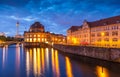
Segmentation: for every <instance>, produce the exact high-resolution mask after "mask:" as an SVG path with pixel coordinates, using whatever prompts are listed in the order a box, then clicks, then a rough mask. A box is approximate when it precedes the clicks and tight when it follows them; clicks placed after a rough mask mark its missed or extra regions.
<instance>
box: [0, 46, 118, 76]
mask: <svg viewBox="0 0 120 77" xmlns="http://www.w3.org/2000/svg"><path fill="white" fill-rule="evenodd" d="M1 49H2V50H1ZM0 57H1V58H0V63H1V64H0V67H2V69H0V77H9V76H10V77H84V76H87V77H114V76H113V75H111V74H114V73H113V72H110V71H109V70H108V69H107V68H105V67H102V66H100V65H97V66H94V67H91V66H90V65H89V64H83V63H82V62H81V61H80V60H74V59H72V58H70V57H68V56H66V55H65V54H61V53H59V51H58V50H56V49H54V48H24V50H23V48H22V46H20V45H18V44H17V45H13V46H10V47H8V46H5V47H3V48H0ZM87 74H88V75H89V76H88V75H87ZM117 76H118V75H117ZM117 76H116V77H117ZM118 77H119V76H118Z"/></svg>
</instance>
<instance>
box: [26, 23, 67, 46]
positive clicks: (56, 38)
mask: <svg viewBox="0 0 120 77" xmlns="http://www.w3.org/2000/svg"><path fill="white" fill-rule="evenodd" d="M24 41H25V45H40V44H43V43H46V44H64V43H65V42H66V37H65V36H64V35H61V34H54V33H50V32H45V29H44V26H43V25H42V24H41V23H40V22H35V23H34V24H32V25H31V27H30V29H29V31H25V32H24Z"/></svg>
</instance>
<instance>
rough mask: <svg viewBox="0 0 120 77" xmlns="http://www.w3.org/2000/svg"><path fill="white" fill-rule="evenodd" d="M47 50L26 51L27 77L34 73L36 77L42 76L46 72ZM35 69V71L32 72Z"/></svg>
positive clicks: (34, 49) (29, 49) (31, 49)
mask: <svg viewBox="0 0 120 77" xmlns="http://www.w3.org/2000/svg"><path fill="white" fill-rule="evenodd" d="M44 55H45V49H43V48H27V49H26V71H27V76H28V77H29V76H30V73H31V72H33V74H34V76H35V77H39V76H41V73H44V70H45V56H44ZM32 69H33V70H32Z"/></svg>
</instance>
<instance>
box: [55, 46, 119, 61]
mask: <svg viewBox="0 0 120 77" xmlns="http://www.w3.org/2000/svg"><path fill="white" fill-rule="evenodd" d="M53 47H54V48H56V49H58V50H60V51H63V52H65V53H72V54H77V55H82V56H87V57H92V58H98V59H103V60H108V61H116V62H120V49H118V48H101V47H88V46H72V45H59V44H55V45H53Z"/></svg>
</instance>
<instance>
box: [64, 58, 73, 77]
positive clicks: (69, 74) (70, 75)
mask: <svg viewBox="0 0 120 77" xmlns="http://www.w3.org/2000/svg"><path fill="white" fill-rule="evenodd" d="M65 61H66V75H67V77H73V73H72V66H71V62H70V59H69V58H68V57H65Z"/></svg>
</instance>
